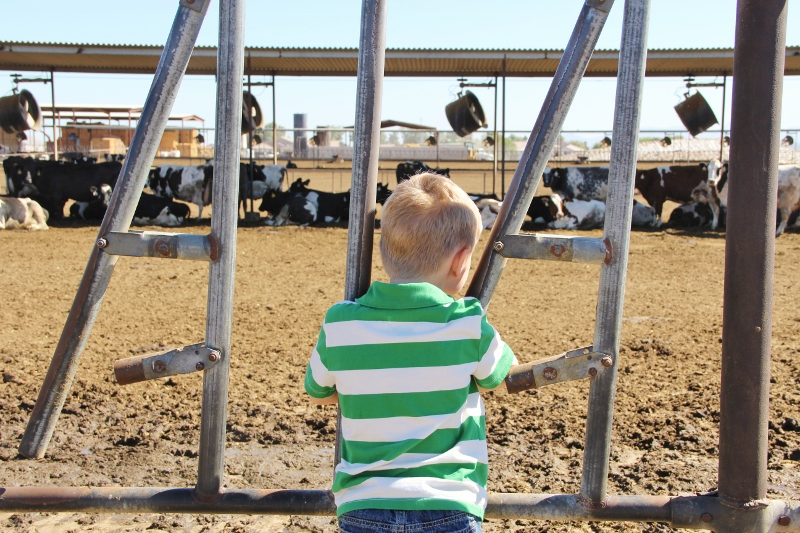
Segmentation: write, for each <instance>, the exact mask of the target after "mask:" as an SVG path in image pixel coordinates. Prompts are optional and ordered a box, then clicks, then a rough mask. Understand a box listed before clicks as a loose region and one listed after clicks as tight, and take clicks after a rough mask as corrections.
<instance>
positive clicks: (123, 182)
mask: <svg viewBox="0 0 800 533" xmlns="http://www.w3.org/2000/svg"><path fill="white" fill-rule="evenodd" d="M208 2H209V0H200V1H197V0H195V2H193V3H192V4H188V0H183V1H181V4H180V7H179V8H178V13H177V14H176V15H175V21H174V22H173V24H172V30H171V31H170V34H169V38H168V39H167V44H166V45H165V46H164V51H163V52H162V53H161V60H160V61H159V63H158V67H157V68H156V74H155V77H154V78H153V84H152V85H151V86H150V92H149V93H148V95H147V101H146V102H145V105H144V108H143V109H142V114H141V118H140V119H139V123H138V125H137V126H136V132H135V133H134V135H133V140H132V141H131V146H130V150H129V151H128V157H126V158H125V161H124V162H123V164H122V171H121V172H120V175H119V179H118V180H117V184H116V186H115V187H114V193H113V194H112V196H111V201H110V203H109V206H108V210H107V211H106V215H105V217H104V218H103V222H102V224H101V225H100V231H99V234H98V236H99V237H102V236H103V235H105V234H106V233H107V232H110V231H127V230H128V228H129V227H130V224H131V221H132V220H133V213H134V211H135V210H136V206H137V204H138V203H139V197H140V196H141V194H142V189H143V188H144V184H145V181H146V179H147V174H148V172H149V171H150V165H152V163H153V158H154V157H155V155H156V150H157V149H158V143H159V142H160V141H161V136H162V135H163V133H164V127H165V126H166V124H167V119H168V118H169V114H170V111H171V110H172V105H173V104H174V103H175V97H176V96H177V94H178V89H179V87H180V84H181V80H182V79H183V73H184V72H185V71H186V66H187V65H188V63H189V58H190V57H191V54H192V49H193V48H194V43H195V40H196V39H197V34H198V32H199V31H200V26H201V24H202V22H203V17H204V16H205V13H206V10H207V8H208ZM240 114H241V112H240ZM117 257H118V256H111V255H107V254H106V253H104V252H102V251H101V249H100V248H98V247H97V246H94V243H93V246H92V251H91V254H90V255H89V261H88V263H87V265H86V270H85V271H84V273H83V278H81V283H80V285H79V287H78V292H77V294H76V295H75V300H73V302H72V307H71V308H70V311H69V315H68V316H67V322H66V324H65V325H64V329H63V331H62V332H61V338H60V339H59V341H58V345H57V346H56V350H55V353H54V354H53V359H52V360H51V362H50V368H49V369H48V370H47V375H46V376H45V378H44V383H43V384H42V388H41V390H40V391H39V397H38V398H37V400H36V405H35V406H34V408H33V412H32V413H31V418H30V420H29V421H28V426H27V428H26V429H25V434H24V435H23V437H22V442H21V443H20V447H19V453H20V454H22V455H24V456H25V457H43V456H44V454H45V452H46V451H47V445H48V443H49V442H50V437H52V435H53V430H54V429H55V425H56V422H57V421H58V415H59V414H60V413H61V408H62V407H63V406H64V401H65V400H66V399H67V395H68V394H69V390H70V387H71V386H72V381H73V379H74V378H75V372H76V371H77V368H78V359H79V358H80V356H81V353H83V350H84V348H85V347H86V341H87V340H88V338H89V334H90V332H91V330H92V325H94V321H95V318H96V317H97V313H98V312H99V311H100V305H101V304H102V301H103V296H104V295H105V292H106V288H108V282H109V280H110V279H111V274H112V273H113V271H114V265H115V264H116V262H117Z"/></svg>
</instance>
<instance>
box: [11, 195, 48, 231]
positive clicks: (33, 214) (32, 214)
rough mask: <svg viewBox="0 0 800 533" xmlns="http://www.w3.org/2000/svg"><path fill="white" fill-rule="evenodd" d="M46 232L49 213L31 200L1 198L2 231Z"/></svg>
mask: <svg viewBox="0 0 800 533" xmlns="http://www.w3.org/2000/svg"><path fill="white" fill-rule="evenodd" d="M12 228H20V229H29V230H46V229H50V228H48V227H47V211H45V210H44V209H42V206H41V205H39V203H38V202H37V201H36V200H32V199H31V198H14V197H11V196H0V229H12Z"/></svg>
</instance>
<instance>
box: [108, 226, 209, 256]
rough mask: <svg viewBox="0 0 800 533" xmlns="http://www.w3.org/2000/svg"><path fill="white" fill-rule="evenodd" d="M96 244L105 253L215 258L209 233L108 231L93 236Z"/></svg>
mask: <svg viewBox="0 0 800 533" xmlns="http://www.w3.org/2000/svg"><path fill="white" fill-rule="evenodd" d="M97 247H98V248H101V249H102V250H103V251H104V252H105V253H107V254H109V255H127V256H131V257H163V258H166V259H189V260H195V261H209V260H211V261H216V260H217V257H218V256H219V250H218V247H217V241H216V240H215V239H214V237H213V236H212V235H196V234H193V233H161V232H158V231H110V232H108V233H106V234H105V235H104V236H103V237H102V238H100V239H98V240H97Z"/></svg>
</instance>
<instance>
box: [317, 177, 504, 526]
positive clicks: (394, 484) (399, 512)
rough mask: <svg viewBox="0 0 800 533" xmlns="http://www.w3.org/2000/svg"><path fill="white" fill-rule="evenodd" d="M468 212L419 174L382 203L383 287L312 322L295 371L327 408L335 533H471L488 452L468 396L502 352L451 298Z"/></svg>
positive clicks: (454, 194) (470, 236)
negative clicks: (335, 450)
mask: <svg viewBox="0 0 800 533" xmlns="http://www.w3.org/2000/svg"><path fill="white" fill-rule="evenodd" d="M480 232H481V216H480V213H478V209H477V208H476V207H475V204H474V203H473V202H472V201H471V200H470V199H469V197H468V196H467V194H466V193H465V192H464V191H463V190H461V189H460V188H459V187H458V186H456V185H455V184H453V182H452V181H450V180H449V179H446V178H442V177H439V176H436V175H434V174H420V175H417V176H414V177H412V178H411V179H410V180H408V181H406V182H403V183H401V184H399V185H398V186H397V189H395V191H394V192H393V193H392V195H391V196H390V197H389V200H388V201H387V202H386V205H385V206H384V208H383V216H382V219H381V241H380V251H381V259H382V260H383V265H384V267H385V268H386V272H387V274H388V275H389V279H390V281H389V283H382V282H377V281H376V282H374V283H373V284H372V286H371V287H370V288H369V291H368V292H367V293H366V294H365V295H364V296H362V297H361V298H358V299H357V300H356V301H355V302H350V301H345V302H340V303H338V304H335V305H334V306H333V307H331V308H330V310H328V312H327V314H326V315H325V321H324V323H323V325H322V330H321V331H320V333H319V341H318V343H317V346H316V348H315V349H314V351H313V353H312V355H311V361H310V362H309V364H308V370H307V371H306V378H305V389H306V392H308V394H309V395H310V396H311V399H312V401H314V402H315V403H317V404H332V403H336V402H338V403H339V405H340V408H341V414H342V427H341V429H342V442H341V451H342V461H341V463H339V465H338V466H337V467H336V475H335V479H334V482H333V492H334V495H335V497H336V506H337V515H338V517H339V527H340V531H342V532H345V533H361V532H366V531H369V532H370V533H377V532H384V531H385V532H392V533H399V532H401V531H415V532H422V531H435V532H437V533H445V532H467V531H469V532H479V531H480V530H481V524H480V521H481V520H482V519H483V512H484V509H485V508H486V478H487V472H488V454H487V449H486V425H485V420H484V406H483V401H482V400H481V397H480V393H479V390H491V389H494V388H496V387H498V386H500V385H504V379H505V377H506V375H507V374H508V370H509V368H510V367H511V365H512V364H516V359H515V358H514V354H513V353H512V351H511V350H510V349H509V347H508V346H507V345H506V344H505V343H504V342H503V341H502V340H500V336H499V335H498V334H497V332H496V331H495V330H494V329H493V328H492V326H490V325H489V323H488V322H487V320H486V313H485V312H484V311H483V309H482V308H481V305H480V302H479V301H478V300H476V299H475V298H463V299H460V300H456V299H455V298H454V297H455V296H456V295H457V294H458V293H459V292H460V291H461V289H463V287H464V284H465V283H466V281H467V277H468V276H469V270H470V260H471V258H472V251H473V249H474V248H475V245H476V244H477V242H478V237H479V236H480Z"/></svg>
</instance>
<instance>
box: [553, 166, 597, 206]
mask: <svg viewBox="0 0 800 533" xmlns="http://www.w3.org/2000/svg"><path fill="white" fill-rule="evenodd" d="M542 177H543V179H544V185H545V187H550V189H551V190H552V191H553V192H554V193H555V194H558V195H559V196H561V198H574V199H575V200H600V201H602V202H604V201H605V200H606V196H608V167H563V168H550V167H546V168H545V170H544V174H543V175H542Z"/></svg>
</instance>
